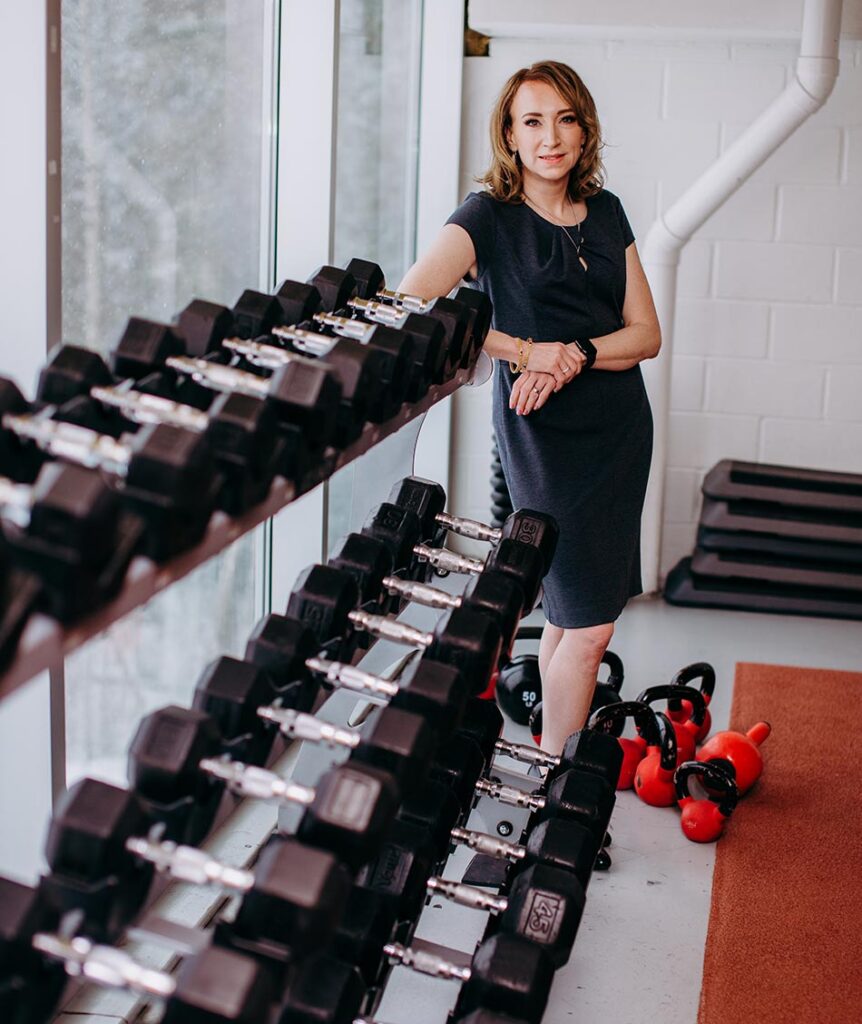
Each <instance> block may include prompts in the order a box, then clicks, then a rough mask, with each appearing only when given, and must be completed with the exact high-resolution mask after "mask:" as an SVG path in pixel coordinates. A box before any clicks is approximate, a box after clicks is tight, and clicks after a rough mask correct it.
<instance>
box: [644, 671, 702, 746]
mask: <svg viewBox="0 0 862 1024" xmlns="http://www.w3.org/2000/svg"><path fill="white" fill-rule="evenodd" d="M637 699H638V700H640V701H643V702H644V704H652V703H653V701H656V700H664V699H666V700H667V702H668V707H669V706H670V704H671V702H673V703H676V704H678V703H679V702H680V701H682V700H683V699H684V700H686V701H687V703H688V705H689V707H690V708H691V709H692V710H691V715H690V717H689V718H687V719H686V720H685V721H684V722H675V721H673V720H672V719H670V715H669V714H668V716H667V717H668V719H670V721H671V725H672V726H673V731H674V732H675V733H676V762H677V764H682V762H683V761H691V760H692V759H693V758H694V753H695V750H696V749H697V740H696V737H697V733H698V731H699V730H700V727H701V726H702V725H703V718H704V715H705V714H706V701H705V700H704V698H703V694H702V693H701V692H700V691H699V690H696V689H695V688H694V687H693V686H667V685H662V686H648V687H647V688H646V689H645V690H644V691H643V692H642V693H639V694H638V696H637Z"/></svg>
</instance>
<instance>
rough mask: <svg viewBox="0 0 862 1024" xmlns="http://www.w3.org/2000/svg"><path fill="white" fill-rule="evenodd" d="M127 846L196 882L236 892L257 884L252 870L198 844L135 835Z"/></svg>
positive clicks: (170, 872) (182, 878)
mask: <svg viewBox="0 0 862 1024" xmlns="http://www.w3.org/2000/svg"><path fill="white" fill-rule="evenodd" d="M126 849H127V850H128V851H129V853H133V854H134V855H135V856H136V857H140V859H141V860H145V861H147V862H148V863H150V864H153V865H154V866H155V868H156V871H158V872H160V873H161V874H166V875H170V876H171V878H177V879H179V880H180V881H182V882H192V883H193V884H194V885H217V886H220V887H222V888H224V889H233V890H235V891H236V892H248V891H249V890H250V889H251V888H252V887H253V886H254V875H253V874H252V872H251V871H245V870H243V869H242V868H235V867H231V865H230V864H223V863H222V862H221V861H219V860H215V859H214V858H213V857H210V855H209V854H208V853H206V852H205V851H204V850H199V849H198V848H197V847H196V846H180V845H178V844H177V843H172V842H170V841H169V840H161V841H156V840H152V839H146V838H144V837H138V836H133V837H132V838H131V839H127V840H126Z"/></svg>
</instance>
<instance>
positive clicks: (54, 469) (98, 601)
mask: <svg viewBox="0 0 862 1024" xmlns="http://www.w3.org/2000/svg"><path fill="white" fill-rule="evenodd" d="M0 520H2V522H3V536H2V538H0V547H2V548H3V550H4V553H5V556H6V558H7V559H8V561H9V562H10V563H11V564H12V565H15V566H17V567H18V568H19V569H20V570H22V571H23V572H26V573H32V574H33V575H34V576H35V577H36V579H38V581H39V604H40V606H41V607H42V609H43V610H44V611H46V612H47V613H48V614H49V615H53V616H54V617H55V618H57V619H59V620H60V621H61V622H69V621H71V620H72V619H75V618H78V617H80V616H82V615H86V614H88V613H89V612H91V611H93V610H95V609H96V608H97V607H99V606H100V605H102V604H104V603H105V602H106V601H108V600H109V599H110V598H111V597H113V595H114V594H116V592H117V591H118V590H119V588H120V586H121V584H122V582H123V579H124V578H125V574H126V569H127V568H128V565H129V562H130V561H131V559H132V557H133V556H134V555H135V553H136V552H137V551H138V550H139V549H140V547H141V545H142V540H143V533H144V524H143V522H142V520H141V519H139V518H138V517H137V516H134V515H131V514H129V513H127V512H125V511H123V507H122V502H121V500H120V497H119V495H118V494H117V492H116V491H114V490H112V489H111V487H110V486H109V485H108V483H107V482H106V481H105V480H104V478H103V477H102V476H101V475H100V474H99V473H97V472H95V471H94V470H92V469H84V468H82V467H80V466H71V465H63V464H62V463H54V464H46V465H44V466H43V467H42V469H41V471H40V473H39V476H38V478H37V480H36V483H35V484H32V485H31V484H16V483H14V482H13V481H11V480H8V479H6V478H5V477H0ZM25 589H27V590H29V589H31V588H30V587H28V586H25ZM19 603H20V602H19Z"/></svg>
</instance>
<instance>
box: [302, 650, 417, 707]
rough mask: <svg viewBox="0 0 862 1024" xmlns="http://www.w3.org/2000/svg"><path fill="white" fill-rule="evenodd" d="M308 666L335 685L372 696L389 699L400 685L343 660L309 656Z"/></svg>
mask: <svg viewBox="0 0 862 1024" xmlns="http://www.w3.org/2000/svg"><path fill="white" fill-rule="evenodd" d="M305 665H306V667H307V668H308V669H310V670H311V671H312V672H315V673H317V674H318V675H321V676H323V678H324V679H325V680H326V681H327V682H328V683H331V684H332V685H333V686H340V687H342V688H343V689H345V690H352V691H353V692H355V693H361V694H363V695H365V696H367V697H370V698H372V699H373V698H375V697H377V698H383V699H385V700H387V701H388V700H389V699H391V698H392V697H394V696H395V695H396V694H397V693H398V691H399V690H400V687H399V686H398V684H397V683H393V682H392V680H391V679H381V678H380V676H373V675H372V674H371V673H370V672H363V671H362V669H359V668H355V667H354V666H353V665H345V663H344V662H343V661H328V660H327V659H326V658H309V659H308V660H307V661H306V663H305Z"/></svg>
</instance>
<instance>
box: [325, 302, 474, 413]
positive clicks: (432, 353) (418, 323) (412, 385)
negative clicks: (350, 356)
mask: <svg viewBox="0 0 862 1024" xmlns="http://www.w3.org/2000/svg"><path fill="white" fill-rule="evenodd" d="M354 302H356V305H357V306H360V305H363V306H364V305H367V306H369V307H372V306H375V305H376V304H375V303H367V304H365V303H364V301H363V300H361V299H360V300H358V301H356V300H351V305H353V303H354ZM382 310H386V312H385V313H383V312H382ZM382 310H381V313H377V312H376V311H375V310H374V309H369V308H361V309H359V312H361V313H362V314H363V315H364V317H365V319H362V320H357V319H354V318H352V317H350V316H340V315H338V314H336V313H315V314H314V316H313V317H312V318H311V322H312V323H314V324H315V325H319V326H320V327H321V328H323V330H324V331H326V330H327V329H328V330H329V331H331V332H332V333H334V334H336V335H339V336H340V337H343V338H353V340H354V341H359V342H367V341H368V340H370V338H372V337H373V333H372V332H373V331H375V330H376V329H377V327H378V326H380V325H382V326H386V327H390V328H392V329H393V330H398V331H401V332H403V333H404V334H405V335H406V336H407V337H409V338H410V340H411V343H412V348H413V366H412V369H411V372H410V375H409V380H408V386H407V401H408V402H418V401H419V399H420V398H422V397H423V396H424V395H425V394H427V392H428V389H429V388H430V387H431V385H432V384H442V383H444V382H445V381H446V380H449V379H451V376H454V371H453V373H452V375H450V377H447V376H446V372H445V371H446V345H445V332H444V330H443V327H442V325H441V324H439V323H438V322H437V321H436V320H434V319H432V318H431V317H426V316H421V315H419V314H417V313H400V312H398V311H397V310H393V309H392V308H391V307H389V306H385V307H382ZM342 312H344V313H346V312H347V310H343V311H342ZM381 314H382V315H381ZM368 321H371V322H370V323H369V322H368Z"/></svg>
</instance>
